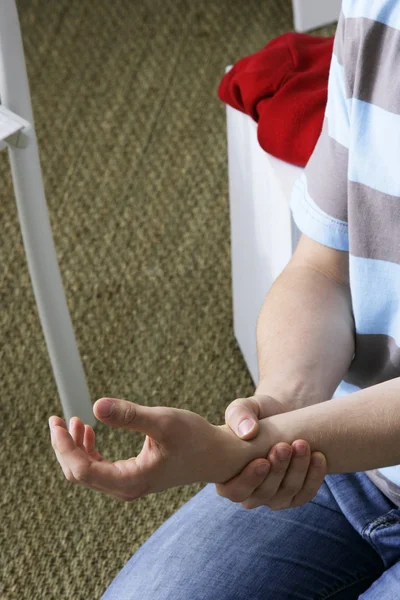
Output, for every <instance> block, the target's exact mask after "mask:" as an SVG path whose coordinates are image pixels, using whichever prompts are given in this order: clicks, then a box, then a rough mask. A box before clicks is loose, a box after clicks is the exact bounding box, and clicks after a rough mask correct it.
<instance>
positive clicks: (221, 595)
mask: <svg viewBox="0 0 400 600" xmlns="http://www.w3.org/2000/svg"><path fill="white" fill-rule="evenodd" d="M383 570H384V565H383V562H382V559H381V558H380V556H379V555H378V553H377V552H376V550H375V549H374V548H373V547H372V546H371V544H370V543H369V542H368V541H367V540H365V539H363V537H362V536H361V535H359V533H358V532H357V531H356V530H355V529H354V527H353V526H352V525H351V524H350V523H349V522H348V520H347V518H346V517H345V516H344V515H343V513H342V511H341V509H340V507H339V505H338V503H337V502H336V500H335V498H334V496H333V495H332V493H331V491H330V489H329V487H328V486H327V485H326V483H325V482H324V483H323V485H322V487H321V488H320V490H319V492H318V494H317V495H316V497H315V498H314V499H313V500H312V501H311V502H308V503H307V504H305V505H303V506H301V507H298V508H291V509H287V510H281V511H272V510H271V509H269V508H268V507H266V506H261V507H259V508H256V509H252V510H246V509H245V508H243V507H242V506H241V505H240V504H237V503H233V502H231V501H230V500H227V499H226V498H222V497H220V496H218V494H217V493H216V490H215V485H214V484H208V485H206V486H205V487H204V488H203V489H202V490H201V491H200V492H199V493H198V494H196V495H195V496H193V498H191V499H190V500H189V501H188V502H187V503H186V504H184V505H183V506H182V507H181V508H180V509H179V510H177V511H176V512H175V513H174V514H173V515H172V516H171V517H170V518H169V519H168V520H167V521H166V522H165V523H164V524H163V525H162V526H161V527H160V528H159V529H157V530H156V531H155V532H154V533H153V534H152V535H151V536H150V537H149V539H148V540H147V541H146V542H145V543H144V544H143V545H142V546H141V547H140V548H139V549H138V550H137V552H135V554H134V555H133V556H132V557H131V559H130V560H129V561H128V563H127V564H126V565H125V567H124V568H123V569H122V571H121V572H120V573H119V574H118V575H117V577H116V578H115V579H114V581H113V582H112V583H111V585H110V587H109V588H108V589H107V591H106V592H105V593H104V595H103V596H102V600H167V599H168V600H216V599H218V600H327V599H328V598H329V599H332V600H333V599H334V600H356V598H358V597H359V594H361V593H362V592H364V591H365V590H366V589H368V588H369V587H370V586H371V585H372V583H373V582H374V581H375V580H376V579H378V578H379V577H380V576H381V574H382V573H383ZM368 600H369V599H368ZM374 600H375V599H374Z"/></svg>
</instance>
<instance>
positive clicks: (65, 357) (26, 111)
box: [0, 0, 96, 425]
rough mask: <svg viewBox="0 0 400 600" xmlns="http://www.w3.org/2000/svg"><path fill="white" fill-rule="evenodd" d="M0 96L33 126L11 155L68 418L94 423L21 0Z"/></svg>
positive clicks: (2, 2)
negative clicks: (43, 164)
mask: <svg viewBox="0 0 400 600" xmlns="http://www.w3.org/2000/svg"><path fill="white" fill-rule="evenodd" d="M0 98H1V102H2V104H4V106H6V107H7V108H8V109H10V110H11V111H13V112H14V113H15V114H17V115H19V116H21V117H23V118H24V119H26V120H27V121H29V123H31V124H32V127H31V128H30V129H29V131H28V133H27V135H28V137H29V140H28V146H27V148H25V149H19V148H12V147H9V157H10V163H11V170H12V178H13V184H14V191H15V198H16V203H17V209H18V217H19V221H20V226H21V233H22V239H23V243H24V248H25V253H26V258H27V263H28V269H29V273H30V277H31V281H32V287H33V291H34V295H35V299H36V304H37V308H38V312H39V318H40V322H41V325H42V328H43V333H44V337H45V340H46V344H47V349H48V352H49V356H50V361H51V365H52V368H53V373H54V377H55V381H56V384H57V389H58V393H59V396H60V399H61V405H62V409H63V412H64V417H65V419H66V420H67V422H68V421H69V419H70V418H71V417H72V416H78V417H80V418H81V419H82V420H83V422H84V423H88V424H91V425H94V424H95V422H96V420H95V418H94V415H93V410H92V403H91V400H90V393H89V389H88V386H87V382H86V378H85V374H84V370H83V366H82V362H81V359H80V355H79V351H78V347H77V343H76V339H75V334H74V330H73V326H72V322H71V317H70V314H69V310H68V305H67V301H66V298H65V293H64V288H63V284H62V280H61V275H60V270H59V266H58V261H57V255H56V250H55V246H54V241H53V236H52V231H51V226H50V220H49V215H48V212H47V205H46V198H45V193H44V186H43V180H42V173H41V168H40V161H39V153H38V147H37V141H36V134H35V129H34V121H33V114H32V106H31V99H30V92H29V84H28V78H27V73H26V66H25V58H24V52H23V46H22V38H21V32H20V27H19V20H18V14H17V10H16V6H15V0H0ZM49 416H50V415H49Z"/></svg>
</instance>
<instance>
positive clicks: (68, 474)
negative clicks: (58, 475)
mask: <svg viewBox="0 0 400 600" xmlns="http://www.w3.org/2000/svg"><path fill="white" fill-rule="evenodd" d="M64 475H65V479H66V480H67V481H69V482H70V483H76V480H75V477H74V475H73V473H72V471H71V469H64Z"/></svg>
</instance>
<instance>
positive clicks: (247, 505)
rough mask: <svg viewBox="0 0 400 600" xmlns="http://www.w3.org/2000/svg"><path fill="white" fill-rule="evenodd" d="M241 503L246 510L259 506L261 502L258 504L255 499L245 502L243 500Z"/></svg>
mask: <svg viewBox="0 0 400 600" xmlns="http://www.w3.org/2000/svg"><path fill="white" fill-rule="evenodd" d="M240 504H241V505H242V506H243V508H245V509H246V510H252V509H253V508H257V507H258V506H259V504H256V503H255V501H254V500H245V501H244V502H241V503H240Z"/></svg>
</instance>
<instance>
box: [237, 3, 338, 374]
mask: <svg viewBox="0 0 400 600" xmlns="http://www.w3.org/2000/svg"><path fill="white" fill-rule="evenodd" d="M292 2H293V14H294V20H295V29H296V30H297V31H306V30H308V29H313V28H315V27H320V26H322V25H325V24H327V23H330V22H333V21H337V19H338V16H339V13H340V7H341V0H292ZM230 68H231V67H227V68H226V70H229V69H230ZM226 116H227V138H228V176H229V208H230V225H231V260H232V302H233V328H234V334H235V338H236V340H237V342H238V345H239V348H240V350H241V352H242V355H243V357H244V360H245V362H246V365H247V368H248V369H249V372H250V375H251V378H252V380H253V383H254V385H255V386H257V385H258V380H259V372H258V359H257V343H256V328H257V320H258V315H259V313H260V310H261V307H262V305H263V302H264V300H265V296H266V295H267V293H268V290H269V289H270V287H271V285H272V284H273V282H274V281H275V279H276V278H277V277H278V276H279V274H280V273H281V272H282V270H283V269H284V267H285V266H286V264H287V263H288V261H289V259H290V257H291V255H292V253H293V251H294V249H295V247H296V245H297V242H298V240H299V238H300V232H299V230H298V228H297V227H296V224H295V223H294V221H293V218H292V215H291V212H290V209H289V200H290V195H291V190H292V187H293V184H294V182H295V180H296V179H297V178H298V177H299V176H300V174H301V172H302V169H301V168H299V167H295V166H294V165H291V164H289V163H286V162H284V161H282V160H279V159H277V158H275V157H274V156H271V155H270V154H268V153H267V152H265V151H264V150H263V149H262V148H261V146H260V144H259V143H258V140H257V124H256V123H255V122H254V121H253V120H252V119H251V118H250V117H249V116H247V115H245V114H243V113H242V112H239V111H238V110H235V109H234V108H231V107H230V106H227V107H226Z"/></svg>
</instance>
